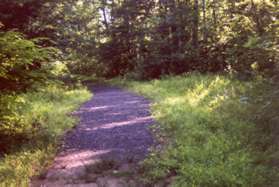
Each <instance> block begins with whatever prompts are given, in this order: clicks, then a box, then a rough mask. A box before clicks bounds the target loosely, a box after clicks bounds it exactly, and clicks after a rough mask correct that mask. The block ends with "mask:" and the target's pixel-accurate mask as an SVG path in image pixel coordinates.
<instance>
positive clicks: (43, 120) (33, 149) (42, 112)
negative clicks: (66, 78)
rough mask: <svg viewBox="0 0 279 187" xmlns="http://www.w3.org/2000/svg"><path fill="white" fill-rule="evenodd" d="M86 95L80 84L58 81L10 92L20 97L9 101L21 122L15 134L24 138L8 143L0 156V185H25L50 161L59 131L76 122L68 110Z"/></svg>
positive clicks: (87, 94) (78, 103)
mask: <svg viewBox="0 0 279 187" xmlns="http://www.w3.org/2000/svg"><path fill="white" fill-rule="evenodd" d="M90 97H91V94H90V92H89V91H87V90H86V89H85V88H83V87H78V88H75V89H73V88H72V89H70V88H67V87H65V86H62V85H58V84H51V85H49V86H47V87H44V88H40V89H39V90H37V91H31V92H27V93H25V94H21V95H17V96H14V98H15V100H18V101H20V102H15V103H13V105H14V106H13V107H14V110H13V112H14V116H15V118H16V119H17V118H19V119H20V121H21V124H24V125H25V126H24V127H23V128H20V129H21V130H20V131H19V132H17V135H18V134H21V136H22V137H24V138H23V140H21V138H19V140H18V141H16V142H13V143H14V145H11V146H8V147H9V149H8V151H5V154H4V155H2V157H1V158H0V186H28V183H29V180H30V177H32V176H35V175H39V174H40V173H41V172H42V170H43V169H44V168H45V167H46V166H48V165H49V164H50V162H51V160H52V158H53V157H54V155H55V153H56V150H57V146H58V144H59V138H60V137H61V135H62V134H63V133H65V131H66V130H68V129H70V128H71V127H73V125H74V124H76V122H77V119H76V118H74V117H73V116H71V115H69V114H70V112H72V111H74V110H75V109H77V108H78V107H79V106H80V104H81V103H83V102H85V101H86V100H88V99H89V98H90ZM17 135H15V136H14V138H17ZM21 136H20V137H21ZM11 141H13V140H11ZM6 143H7V142H6ZM13 143H12V144H13Z"/></svg>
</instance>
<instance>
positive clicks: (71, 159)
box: [54, 149, 111, 170]
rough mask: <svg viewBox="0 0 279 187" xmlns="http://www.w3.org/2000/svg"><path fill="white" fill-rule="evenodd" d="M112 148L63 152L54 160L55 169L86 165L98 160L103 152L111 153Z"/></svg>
mask: <svg viewBox="0 0 279 187" xmlns="http://www.w3.org/2000/svg"><path fill="white" fill-rule="evenodd" d="M110 151H111V150H109V149H108V150H98V151H93V150H77V151H71V152H68V153H66V154H63V153H62V154H61V155H58V157H56V159H55V161H54V168H55V169H63V170H67V169H72V168H76V167H81V166H82V167H84V166H86V165H90V164H92V162H96V159H92V158H97V157H100V156H101V155H103V154H107V153H109V152H110Z"/></svg>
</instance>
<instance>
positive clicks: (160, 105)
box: [111, 74, 279, 187]
mask: <svg viewBox="0 0 279 187" xmlns="http://www.w3.org/2000/svg"><path fill="white" fill-rule="evenodd" d="M111 83H112V84H116V85H121V86H124V87H126V88H128V89H130V90H132V91H135V92H138V93H140V94H143V95H145V96H147V97H149V98H151V99H152V100H153V101H154V105H153V107H152V113H153V116H154V117H155V118H156V120H157V121H158V122H159V125H158V126H157V127H154V131H155V132H156V133H155V136H156V138H157V141H158V142H159V143H160V144H161V145H163V147H161V146H158V147H157V148H154V150H153V151H152V153H151V154H150V156H149V157H148V158H147V159H146V160H145V162H144V171H143V175H144V178H145V180H146V181H148V182H150V181H151V182H152V183H156V182H158V181H163V180H165V181H171V183H172V185H173V186H181V187H184V186H191V187H194V186H197V187H204V186H206V187H211V186H212V187H219V186H220V187H225V186H245V187H247V186H276V185H277V186H278V183H277V182H278V173H279V172H278V171H279V170H278V164H276V163H278V161H277V160H278V155H279V154H278V153H279V151H278V150H279V148H278V147H279V146H278V141H276V140H278V134H279V133H278V132H279V131H278V129H279V128H278V127H277V126H278V121H279V120H277V121H276V119H278V109H279V107H278V106H279V101H278V99H276V98H277V97H275V99H276V100H274V98H273V100H270V97H269V98H267V97H266V96H267V95H269V94H270V93H272V92H274V88H273V87H272V85H268V84H264V83H263V82H261V81H246V82H244V81H239V80H236V79H233V78H229V77H226V76H221V75H200V74H187V75H184V76H176V77H165V78H162V79H160V80H152V81H146V82H139V81H131V80H123V79H115V80H113V81H111ZM278 90H279V89H278ZM276 93H277V92H276ZM268 103H273V104H272V105H273V106H270V104H269V105H268V106H267V104H268ZM268 107H269V108H268ZM274 111H277V112H274ZM271 113H273V114H274V115H273V116H270V115H271ZM274 117H277V118H276V119H275V118H274ZM271 118H272V119H274V121H273V122H272V121H270V119H271ZM276 137H277V138H276Z"/></svg>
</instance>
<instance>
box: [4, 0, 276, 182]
mask: <svg viewBox="0 0 279 187" xmlns="http://www.w3.org/2000/svg"><path fill="white" fill-rule="evenodd" d="M278 9H279V6H278V1H277V0H183V1H182V0H140V1H136V0H97V1H96V0H13V1H10V0H1V2H0V156H1V160H0V174H1V175H0V182H7V183H14V184H18V182H22V181H24V182H26V181H28V178H29V177H30V176H32V175H33V174H35V173H36V172H37V171H40V170H41V169H42V168H43V167H44V166H45V165H46V164H47V162H48V160H49V157H47V156H46V155H47V154H51V155H52V154H53V153H54V152H55V147H56V145H57V141H56V140H57V139H59V135H60V134H62V133H63V131H64V130H65V129H67V128H69V127H70V126H71V125H72V124H73V119H72V118H71V117H69V116H68V115H66V114H67V113H69V112H70V111H72V110H73V109H74V108H75V107H77V106H78V104H80V103H81V102H83V101H85V100H86V99H88V98H89V96H90V94H89V93H88V92H87V91H86V90H85V89H84V88H83V87H81V86H80V85H78V84H77V82H78V81H77V78H78V79H80V77H82V78H84V77H85V79H86V80H90V79H96V78H113V77H118V76H121V77H122V78H125V80H127V81H126V83H125V84H126V86H128V87H130V88H132V89H133V90H137V91H140V92H141V93H143V94H145V95H147V96H149V97H151V98H153V99H154V100H155V102H156V103H157V104H156V105H155V107H154V114H155V115H156V117H157V119H158V120H159V122H160V127H158V130H159V131H158V132H157V131H156V134H158V136H160V137H159V139H160V140H162V145H163V148H161V149H160V150H155V151H154V155H155V156H152V155H151V157H150V158H149V159H148V160H147V161H146V163H147V166H146V167H148V168H150V169H147V171H149V172H146V175H147V179H148V180H150V181H156V180H160V179H162V178H169V177H173V176H176V177H175V181H174V184H176V185H178V186H181V185H184V184H188V185H190V186H257V185H258V186H263V185H267V184H271V185H274V186H276V182H278V180H277V179H278V178H277V177H278V176H277V175H278V169H277V168H276V167H275V166H276V165H277V164H276V163H277V162H278V161H277V160H276V155H278V150H277V147H278V145H277V141H276V140H277V138H276V137H277V136H278V130H279V129H278V127H277V125H278V114H277V112H276V111H278V109H279V108H278V107H279V106H278V104H279V101H278V98H277V94H278V90H279V89H278V83H277V82H278V78H279V77H278V59H279V47H278V46H279V37H278V36H279V29H278V28H279V27H278V26H279V21H278ZM192 72H196V73H195V74H193V73H192ZM177 75H178V76H177ZM179 75H180V76H179ZM154 78H156V79H158V80H152V79H154ZM85 79H84V80H85ZM130 79H136V80H138V81H139V80H141V81H143V80H150V82H134V81H129V80H130ZM159 79H162V80H159ZM54 108H55V111H56V112H55V113H54V112H53V109H54ZM53 137H55V138H53ZM30 140H34V141H32V143H31V142H30ZM155 163H157V164H155ZM154 164H155V166H154ZM37 173H38V172H37ZM21 180H22V181H21Z"/></svg>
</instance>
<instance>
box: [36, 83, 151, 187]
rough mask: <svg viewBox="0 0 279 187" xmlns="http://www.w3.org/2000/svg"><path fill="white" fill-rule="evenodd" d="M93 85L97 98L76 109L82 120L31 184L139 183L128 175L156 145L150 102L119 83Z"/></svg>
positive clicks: (102, 186) (109, 186)
mask: <svg viewBox="0 0 279 187" xmlns="http://www.w3.org/2000/svg"><path fill="white" fill-rule="evenodd" d="M91 89H92V91H93V93H94V97H93V98H92V99H91V100H90V101H88V102H87V103H85V104H84V105H83V106H81V107H80V109H79V110H78V111H76V112H74V115H77V116H78V117H79V118H80V122H79V124H78V125H77V126H76V128H74V129H73V130H72V131H71V132H69V133H68V134H67V135H66V136H65V141H64V145H63V146H62V148H61V151H60V152H59V154H58V155H57V156H56V158H55V160H54V163H53V165H52V166H51V167H50V168H49V170H48V171H47V172H46V173H45V174H44V175H43V176H41V178H40V179H39V180H38V179H37V180H33V182H32V185H31V186H34V187H35V186H44V187H47V186H51V187H53V186H69V187H70V186H92V187H95V186H96V187H112V186H113V187H118V186H119V187H125V186H140V184H138V183H136V182H135V181H134V180H132V179H131V180H130V179H128V178H127V177H125V176H126V175H127V176H128V175H129V173H131V172H133V170H134V168H135V167H137V163H138V162H139V161H140V160H142V159H143V158H144V157H145V156H146V155H147V153H148V150H149V148H150V146H151V145H152V144H153V139H152V136H151V134H150V132H149V130H148V126H150V125H151V124H153V123H154V121H153V119H152V117H151V115H150V112H149V105H150V102H149V101H148V100H147V99H145V98H143V97H141V96H139V95H136V94H134V93H130V92H128V91H124V90H121V89H118V88H114V87H105V86H93V87H92V88H91Z"/></svg>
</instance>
